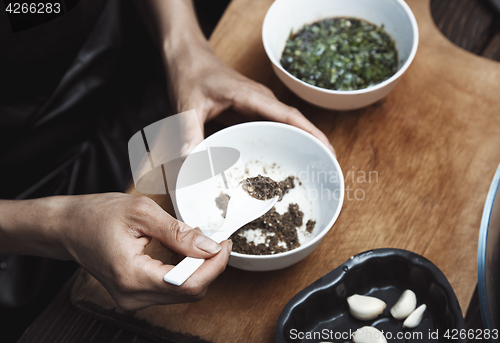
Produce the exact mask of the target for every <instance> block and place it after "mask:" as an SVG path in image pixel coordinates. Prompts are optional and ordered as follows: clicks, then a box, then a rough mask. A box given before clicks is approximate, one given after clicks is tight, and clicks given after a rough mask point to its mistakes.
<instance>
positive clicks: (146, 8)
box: [136, 0, 334, 152]
mask: <svg viewBox="0 0 500 343" xmlns="http://www.w3.org/2000/svg"><path fill="white" fill-rule="evenodd" d="M136 5H137V6H138V8H139V9H140V11H141V13H142V15H143V17H144V20H145V22H146V24H147V25H148V27H149V29H150V31H151V33H152V35H153V36H154V37H155V38H156V41H157V43H158V45H159V46H160V47H161V51H162V55H163V59H164V62H165V67H166V70H167V80H168V83H169V87H168V88H169V95H170V99H171V101H172V104H174V106H175V107H176V108H175V110H176V111H177V112H178V113H179V112H183V111H187V110H191V109H195V110H196V112H197V114H198V117H199V119H200V121H201V123H204V122H206V121H208V120H210V119H213V118H214V117H216V116H217V115H219V114H220V113H221V112H222V111H224V110H226V109H228V108H233V109H234V110H236V111H238V112H240V113H242V114H244V115H249V116H254V115H259V116H261V117H262V118H265V119H270V120H274V121H278V122H283V123H287V124H290V125H294V126H296V127H298V128H301V129H303V130H305V131H307V132H309V133H311V134H313V135H314V136H316V137H317V138H318V139H319V140H321V141H322V142H323V143H324V144H325V145H326V146H327V147H328V148H329V149H330V150H331V151H332V152H333V151H334V150H333V147H332V146H331V144H330V142H329V141H328V138H327V137H326V136H325V135H324V134H323V132H321V131H320V130H319V129H318V128H317V127H316V126H314V125H313V124H312V123H311V122H310V121H309V120H307V119H306V118H305V117H304V116H303V115H302V113H300V112H299V111H298V110H297V109H296V108H293V107H290V106H287V105H285V104H283V103H282V102H280V101H278V100H277V99H276V97H275V96H274V94H273V93H272V92H271V90H269V89H268V88H267V87H265V86H264V85H262V84H260V83H257V82H255V81H252V80H250V79H248V78H247V77H245V76H243V75H241V74H240V73H238V72H236V71H234V70H233V69H231V68H229V67H228V66H227V65H226V64H225V63H224V62H222V61H221V60H220V59H219V58H218V57H217V56H216V55H215V54H214V52H213V50H212V48H211V47H210V44H208V42H207V40H206V39H205V37H204V36H203V34H202V32H201V30H200V28H199V26H198V23H197V20H196V15H195V12H194V8H193V4H192V2H191V0H168V1H165V0H136Z"/></svg>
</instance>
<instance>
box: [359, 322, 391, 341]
mask: <svg viewBox="0 0 500 343" xmlns="http://www.w3.org/2000/svg"><path fill="white" fill-rule="evenodd" d="M352 340H353V342H354V343H387V340H386V339H385V337H384V334H383V333H382V332H380V331H379V330H378V329H377V328H374V327H373V326H363V327H362V328H359V329H357V330H356V332H355V333H354V335H353V336H352Z"/></svg>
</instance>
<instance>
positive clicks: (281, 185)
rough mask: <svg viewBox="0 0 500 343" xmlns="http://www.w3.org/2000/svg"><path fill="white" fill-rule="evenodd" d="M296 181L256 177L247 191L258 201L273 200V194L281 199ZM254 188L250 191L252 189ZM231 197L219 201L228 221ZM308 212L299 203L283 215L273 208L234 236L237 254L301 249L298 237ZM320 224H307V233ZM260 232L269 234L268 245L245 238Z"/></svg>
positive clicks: (226, 196) (244, 184)
mask: <svg viewBox="0 0 500 343" xmlns="http://www.w3.org/2000/svg"><path fill="white" fill-rule="evenodd" d="M294 180H295V178H294V177H293V176H289V177H287V178H286V179H285V180H283V181H281V182H275V181H274V180H272V179H270V178H268V177H265V176H262V175H258V176H257V177H254V178H247V179H246V180H245V181H244V182H243V187H244V189H246V190H247V192H248V193H249V194H250V195H251V196H253V197H254V198H256V199H262V200H265V199H269V198H270V197H272V195H273V194H274V195H280V200H281V199H282V198H283V195H285V194H286V193H287V192H288V191H289V190H290V189H293V188H294V187H295V184H294ZM249 188H250V189H249ZM229 199H230V198H229V195H227V194H224V193H221V194H220V195H219V196H218V197H217V198H216V199H215V203H216V205H217V207H218V208H219V209H220V210H222V216H223V217H224V218H225V216H226V209H227V204H228V202H229ZM303 217H304V213H303V212H302V211H300V208H299V206H298V205H297V204H289V205H288V211H287V212H285V213H283V214H280V213H278V212H277V211H276V208H274V207H273V208H272V209H271V210H270V211H269V212H267V213H266V214H264V215H263V216H261V217H259V218H257V219H255V220H254V221H252V222H250V223H248V224H246V225H245V226H243V227H242V228H241V229H239V230H238V231H237V232H235V233H234V234H233V235H232V236H231V240H232V241H233V251H234V252H238V253H242V254H250V255H270V254H275V253H280V252H285V251H288V250H292V249H295V248H297V247H299V246H300V242H299V238H298V235H297V228H299V227H300V226H302V224H303ZM315 224H316V222H315V221H312V220H309V221H308V222H307V224H306V230H307V232H309V233H311V232H312V231H313V229H314V226H315ZM256 229H260V230H262V231H263V232H264V233H265V234H266V238H265V243H260V244H255V243H254V242H251V241H248V240H247V238H246V237H244V236H242V235H241V234H243V233H244V232H245V231H247V230H256Z"/></svg>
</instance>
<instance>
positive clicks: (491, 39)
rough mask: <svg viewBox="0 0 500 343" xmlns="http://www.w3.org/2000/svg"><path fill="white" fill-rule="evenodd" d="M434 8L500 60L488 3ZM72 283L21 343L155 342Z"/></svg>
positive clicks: (445, 23)
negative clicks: (75, 293) (103, 314)
mask: <svg viewBox="0 0 500 343" xmlns="http://www.w3.org/2000/svg"><path fill="white" fill-rule="evenodd" d="M431 8H432V14H433V18H434V21H435V23H436V25H437V27H438V28H439V29H440V30H441V31H442V32H443V34H444V35H445V36H446V37H448V38H449V39H450V40H451V41H452V42H453V43H455V44H457V45H458V46H460V47H462V48H464V49H466V50H468V51H471V52H473V53H475V54H478V55H482V56H484V57H486V58H491V59H494V60H497V61H500V20H499V19H500V16H499V15H498V14H496V13H495V12H494V10H493V8H492V7H490V6H489V4H488V2H487V1H486V0H433V1H432V2H431ZM71 281H72V280H70V281H69V282H68V283H67V284H66V285H65V287H64V288H63V289H62V290H61V291H60V292H59V294H58V295H57V297H56V298H55V299H54V300H53V301H52V303H51V304H50V305H49V306H48V307H47V309H46V310H45V311H44V313H43V314H42V315H41V316H40V317H39V318H37V319H36V320H35V322H34V323H33V324H32V325H31V326H30V327H29V328H28V329H27V330H26V332H25V334H24V335H23V336H22V337H21V339H20V340H19V342H51V343H52V342H153V340H151V339H148V338H145V337H142V336H139V335H136V334H134V333H131V332H128V331H126V330H122V329H120V328H118V327H116V326H114V325H111V324H107V323H104V322H102V321H100V320H98V319H95V318H93V317H90V316H88V315H85V314H83V313H80V312H78V311H77V310H76V309H75V308H74V307H73V306H72V305H71V303H70V299H69V297H70V289H71ZM466 323H467V325H468V326H469V327H479V326H480V325H481V320H480V314H479V309H478V304H477V291H476V293H475V294H474V296H473V298H472V301H471V303H470V306H469V310H468V313H467V317H466ZM186 341H189V340H186Z"/></svg>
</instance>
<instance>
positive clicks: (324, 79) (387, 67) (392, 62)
mask: <svg viewBox="0 0 500 343" xmlns="http://www.w3.org/2000/svg"><path fill="white" fill-rule="evenodd" d="M281 65H282V66H283V68H285V70H287V71H288V72H289V73H290V74H292V75H293V76H295V77H297V78H299V79H300V80H302V81H304V82H307V83H309V84H311V85H313V86H317V87H321V88H327V89H333V90H344V91H347V90H356V89H362V88H366V87H370V86H373V85H376V84H378V83H380V82H382V81H384V80H387V79H388V78H390V77H391V76H392V75H394V74H395V73H396V71H397V70H398V52H397V50H396V45H395V43H394V40H392V39H391V37H390V36H389V35H388V34H387V33H386V32H385V30H384V26H383V25H382V27H377V26H376V25H374V24H371V23H369V22H367V21H365V20H360V19H355V18H332V19H325V20H322V21H318V22H316V23H313V24H311V25H306V26H304V28H303V29H301V30H300V31H299V32H297V33H295V34H293V33H292V34H290V37H289V38H288V41H287V42H286V46H285V50H284V51H283V55H282V56H281Z"/></svg>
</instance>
